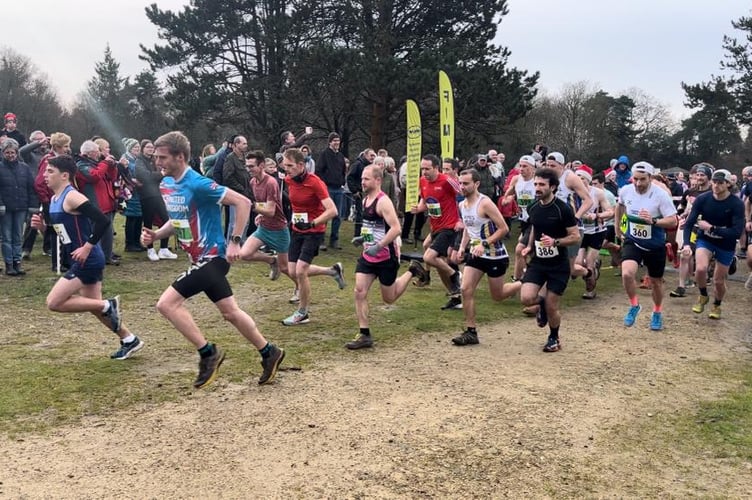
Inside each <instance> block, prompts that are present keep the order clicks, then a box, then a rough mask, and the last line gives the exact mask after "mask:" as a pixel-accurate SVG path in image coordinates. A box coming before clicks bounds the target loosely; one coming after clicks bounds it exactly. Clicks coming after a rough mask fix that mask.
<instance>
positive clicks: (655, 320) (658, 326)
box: [650, 311, 663, 332]
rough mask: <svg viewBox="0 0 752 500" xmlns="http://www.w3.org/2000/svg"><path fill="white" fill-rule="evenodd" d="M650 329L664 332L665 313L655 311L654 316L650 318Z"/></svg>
mask: <svg viewBox="0 0 752 500" xmlns="http://www.w3.org/2000/svg"><path fill="white" fill-rule="evenodd" d="M650 329H651V330H653V331H656V332H657V331H660V330H663V313H659V312H657V311H653V315H652V316H650Z"/></svg>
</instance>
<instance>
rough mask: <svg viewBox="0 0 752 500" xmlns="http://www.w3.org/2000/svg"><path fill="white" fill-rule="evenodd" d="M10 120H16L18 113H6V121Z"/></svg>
mask: <svg viewBox="0 0 752 500" xmlns="http://www.w3.org/2000/svg"><path fill="white" fill-rule="evenodd" d="M8 120H13V121H16V115H14V114H13V113H5V121H6V122H7V121H8Z"/></svg>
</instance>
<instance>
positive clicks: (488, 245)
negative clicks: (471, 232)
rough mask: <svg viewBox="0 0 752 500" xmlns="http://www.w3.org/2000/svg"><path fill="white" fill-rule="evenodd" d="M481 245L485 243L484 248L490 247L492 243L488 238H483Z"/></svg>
mask: <svg viewBox="0 0 752 500" xmlns="http://www.w3.org/2000/svg"><path fill="white" fill-rule="evenodd" d="M481 245H483V248H489V247H490V246H491V244H490V243H489V242H487V241H486V240H483V241H482V242H481Z"/></svg>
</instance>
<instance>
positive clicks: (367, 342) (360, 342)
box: [345, 333, 373, 351]
mask: <svg viewBox="0 0 752 500" xmlns="http://www.w3.org/2000/svg"><path fill="white" fill-rule="evenodd" d="M345 347H346V348H348V349H350V350H351V351H354V350H355V349H363V348H367V347H373V339H372V338H371V336H370V335H363V334H362V333H361V334H358V336H357V337H355V338H354V339H352V340H351V341H350V342H348V343H347V344H345Z"/></svg>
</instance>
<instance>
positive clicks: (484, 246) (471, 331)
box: [452, 168, 522, 346]
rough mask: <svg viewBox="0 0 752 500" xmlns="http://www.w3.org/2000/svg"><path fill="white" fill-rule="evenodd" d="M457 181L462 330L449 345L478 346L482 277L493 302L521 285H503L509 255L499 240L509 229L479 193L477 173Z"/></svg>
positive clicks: (457, 258)
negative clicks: (477, 309)
mask: <svg viewBox="0 0 752 500" xmlns="http://www.w3.org/2000/svg"><path fill="white" fill-rule="evenodd" d="M459 181H460V189H461V190H462V194H463V195H464V196H465V199H464V200H463V201H462V202H461V203H460V213H461V215H462V222H463V224H464V226H465V229H464V230H463V232H462V241H461V242H460V248H459V250H458V251H457V252H455V253H454V254H453V255H452V260H454V262H455V263H456V264H459V263H460V261H461V260H462V259H463V258H465V272H464V273H463V277H462V308H463V310H464V313H465V331H464V332H462V333H461V334H460V335H458V336H457V337H454V338H453V339H452V343H453V344H454V345H457V346H463V345H471V344H477V343H478V330H477V324H476V322H475V290H476V288H478V283H480V279H481V278H482V277H483V275H484V274H485V275H488V289H489V291H490V292H491V298H492V299H493V300H495V301H502V300H504V299H506V298H508V297H511V296H512V295H514V294H515V293H517V292H519V290H520V288H521V287H522V282H520V281H516V282H514V283H507V284H504V273H506V270H507V268H508V267H509V255H508V254H507V249H506V247H505V246H504V242H503V241H502V239H503V238H504V236H506V234H507V233H508V232H509V226H507V223H506V222H505V221H504V217H502V215H501V212H500V211H499V209H498V208H497V207H496V205H495V204H494V202H493V201H492V200H491V198H489V197H488V196H486V195H484V194H481V193H479V192H478V187H479V186H480V175H479V174H478V171H477V170H475V169H474V168H471V169H469V170H464V171H463V172H462V173H461V174H460V178H459ZM466 250H467V251H468V254H467V257H465V251H466Z"/></svg>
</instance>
